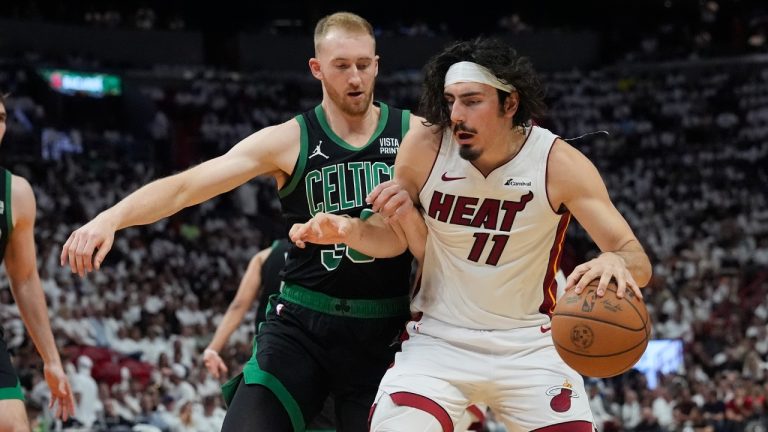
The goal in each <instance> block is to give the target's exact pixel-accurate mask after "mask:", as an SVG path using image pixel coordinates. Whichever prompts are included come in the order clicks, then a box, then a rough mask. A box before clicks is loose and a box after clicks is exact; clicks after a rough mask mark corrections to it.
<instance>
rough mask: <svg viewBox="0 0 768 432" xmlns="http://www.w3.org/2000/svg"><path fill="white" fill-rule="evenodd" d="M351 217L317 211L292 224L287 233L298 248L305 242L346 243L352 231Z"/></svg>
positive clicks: (303, 245) (304, 244) (304, 245)
mask: <svg viewBox="0 0 768 432" xmlns="http://www.w3.org/2000/svg"><path fill="white" fill-rule="evenodd" d="M352 223H353V222H352V219H350V218H348V217H345V216H339V215H334V214H330V213H317V214H316V215H315V216H314V217H312V219H310V220H308V221H307V222H306V223H303V224H293V226H292V227H291V231H290V232H289V233H288V237H290V239H291V241H292V242H293V243H294V244H295V245H296V246H298V247H300V248H302V249H303V248H305V247H306V244H307V243H315V244H324V245H329V244H336V243H346V241H347V238H348V236H349V235H350V234H351V232H352Z"/></svg>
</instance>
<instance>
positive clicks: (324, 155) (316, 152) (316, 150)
mask: <svg viewBox="0 0 768 432" xmlns="http://www.w3.org/2000/svg"><path fill="white" fill-rule="evenodd" d="M322 144H323V140H320V142H319V143H317V147H315V150H313V151H312V154H311V155H309V158H308V159H312V158H313V157H315V156H322V157H324V158H326V159H328V156H327V155H326V154H325V153H323V151H322V150H320V146H321V145H322Z"/></svg>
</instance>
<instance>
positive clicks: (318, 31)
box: [315, 12, 376, 52]
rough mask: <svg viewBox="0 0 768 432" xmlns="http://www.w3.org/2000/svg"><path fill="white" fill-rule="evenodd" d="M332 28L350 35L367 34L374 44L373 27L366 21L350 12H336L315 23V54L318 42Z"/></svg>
mask: <svg viewBox="0 0 768 432" xmlns="http://www.w3.org/2000/svg"><path fill="white" fill-rule="evenodd" d="M334 28H339V29H341V30H344V31H347V32H350V33H362V34H367V35H369V36H370V37H372V38H373V42H374V44H375V43H376V38H375V37H374V35H373V26H372V25H371V23H369V22H368V20H366V19H365V18H363V17H361V16H360V15H357V14H353V13H351V12H336V13H333V14H331V15H326V16H324V17H323V18H321V19H320V21H318V22H317V25H316V26H315V52H317V49H318V46H319V45H320V40H321V39H322V38H323V37H324V36H325V35H327V34H328V33H329V32H330V31H331V30H332V29H334ZM374 46H375V45H374Z"/></svg>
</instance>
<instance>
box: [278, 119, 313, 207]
mask: <svg viewBox="0 0 768 432" xmlns="http://www.w3.org/2000/svg"><path fill="white" fill-rule="evenodd" d="M294 118H295V119H296V121H297V122H298V123H299V129H300V130H301V134H300V138H299V159H298V160H297V161H296V165H295V166H294V167H293V172H292V173H291V177H290V181H289V182H288V184H287V185H285V187H283V188H282V189H280V190H279V191H278V193H277V194H278V196H280V198H285V197H286V196H288V195H290V194H291V192H293V190H294V189H296V185H298V184H299V181H300V180H301V177H302V176H303V175H304V168H305V167H306V166H307V147H308V146H309V143H308V141H309V133H308V132H307V123H306V121H304V115H302V114H299V115H297V116H296V117H294Z"/></svg>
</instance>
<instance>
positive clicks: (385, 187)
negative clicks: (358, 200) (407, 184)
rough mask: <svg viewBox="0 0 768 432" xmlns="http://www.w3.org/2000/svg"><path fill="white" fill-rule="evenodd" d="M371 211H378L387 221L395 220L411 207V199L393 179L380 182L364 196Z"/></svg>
mask: <svg viewBox="0 0 768 432" xmlns="http://www.w3.org/2000/svg"><path fill="white" fill-rule="evenodd" d="M365 201H366V202H367V203H368V204H371V208H372V210H373V211H375V212H378V213H380V214H381V215H382V216H384V218H385V219H387V220H388V221H395V220H397V219H398V218H399V217H401V216H403V215H405V214H407V212H408V211H410V210H411V209H412V208H413V200H411V196H410V195H409V194H408V191H407V190H405V188H403V187H402V186H400V184H398V183H397V182H396V181H395V180H389V181H385V182H383V183H380V184H379V185H378V186H376V188H374V189H373V191H371V193H370V194H368V196H367V197H366V198H365Z"/></svg>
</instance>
